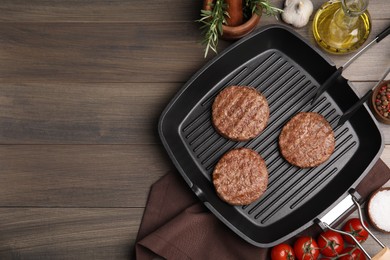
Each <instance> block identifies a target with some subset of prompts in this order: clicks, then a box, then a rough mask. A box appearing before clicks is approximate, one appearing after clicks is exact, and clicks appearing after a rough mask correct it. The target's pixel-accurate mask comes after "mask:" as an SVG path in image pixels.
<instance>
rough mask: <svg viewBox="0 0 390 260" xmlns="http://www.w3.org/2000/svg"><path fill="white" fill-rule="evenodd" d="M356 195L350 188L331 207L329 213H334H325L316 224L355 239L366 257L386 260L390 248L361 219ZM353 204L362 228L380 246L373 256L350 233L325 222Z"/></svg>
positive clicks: (372, 259)
mask: <svg viewBox="0 0 390 260" xmlns="http://www.w3.org/2000/svg"><path fill="white" fill-rule="evenodd" d="M357 195H359V194H358V193H357V192H356V191H355V190H353V189H351V190H350V194H349V195H348V196H347V197H345V198H344V199H343V200H342V201H341V202H340V203H339V204H337V206H336V207H335V208H333V209H332V210H331V211H330V212H329V213H331V212H332V211H333V210H336V212H334V213H332V214H330V215H329V213H328V214H326V215H325V216H324V217H322V218H321V219H320V220H318V223H317V224H319V225H320V227H321V228H322V229H330V230H333V231H335V232H338V233H340V234H343V235H347V236H349V237H350V238H352V239H353V241H355V243H356V245H357V246H358V247H359V248H360V249H361V250H362V252H363V253H364V254H365V255H366V256H367V258H368V259H371V260H388V259H390V249H389V248H388V247H386V246H385V245H384V244H383V243H382V242H381V241H380V240H379V239H378V238H377V237H376V236H375V235H374V234H373V233H372V232H371V230H369V229H368V228H367V226H366V225H365V223H364V220H363V214H362V209H361V207H360V204H359V202H358V198H357ZM359 199H360V196H359ZM353 206H356V208H357V209H358V213H359V219H360V222H361V224H362V226H363V228H364V229H365V230H366V231H367V232H368V233H369V234H370V235H371V237H372V238H373V239H374V240H375V241H376V242H377V243H378V244H379V245H380V247H381V248H382V250H381V251H380V252H379V253H378V254H376V255H375V256H374V257H371V256H370V255H369V254H368V252H367V251H366V250H365V249H364V248H363V246H362V245H361V244H360V243H359V241H357V239H356V238H355V237H354V236H353V235H351V234H350V233H348V232H345V231H342V230H339V229H335V228H332V227H331V225H329V224H328V222H326V221H332V222H329V223H334V221H335V219H333V217H331V216H333V215H336V214H339V216H341V214H343V213H341V214H340V210H344V213H345V212H346V210H348V209H350V208H351V207H353ZM347 207H348V208H347ZM345 209H346V210H345Z"/></svg>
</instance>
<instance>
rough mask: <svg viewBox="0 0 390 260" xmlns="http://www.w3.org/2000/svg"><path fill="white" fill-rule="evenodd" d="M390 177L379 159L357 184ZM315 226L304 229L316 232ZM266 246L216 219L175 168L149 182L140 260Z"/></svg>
mask: <svg viewBox="0 0 390 260" xmlns="http://www.w3.org/2000/svg"><path fill="white" fill-rule="evenodd" d="M389 179H390V170H389V168H388V167H387V166H386V164H384V163H383V161H382V160H378V162H377V163H376V164H375V165H374V167H373V168H372V169H371V171H370V172H369V173H368V174H367V175H366V177H365V178H364V179H363V180H362V182H361V183H360V184H359V185H358V187H357V191H358V192H359V194H360V195H361V196H362V197H363V198H366V197H367V196H368V195H369V194H370V193H371V192H373V191H374V190H376V189H378V188H379V187H380V186H382V185H383V184H384V183H386V182H387V181H388V180H389ZM319 231H320V230H319V227H318V226H317V225H313V226H312V227H310V228H308V229H307V230H305V231H304V232H302V233H303V234H306V235H312V236H316V235H317V233H318V232H319ZM269 251H270V250H269V249H267V248H258V247H255V246H253V245H251V244H249V243H248V242H246V241H245V240H243V239H242V238H240V237H239V236H238V235H236V234H235V233H234V232H233V231H231V230H230V229H229V228H228V227H226V226H225V224H223V223H222V222H221V221H219V220H218V219H217V218H216V217H215V216H214V215H213V214H212V213H211V212H210V211H209V210H208V209H207V208H206V207H204V206H203V204H202V203H201V202H200V201H199V200H198V199H197V198H196V196H195V195H194V194H193V192H192V191H191V190H190V188H189V187H188V185H187V184H186V183H185V182H184V180H183V179H182V178H181V176H180V175H179V173H177V172H172V173H168V174H167V175H165V176H163V177H162V178H161V179H160V180H158V181H157V182H156V183H154V184H153V185H152V188H151V191H150V193H149V198H148V202H147V205H146V208H145V212H144V216H143V218H142V222H141V225H140V229H139V231H138V236H137V239H136V244H135V253H136V258H137V259H139V260H143V259H161V258H162V259H169V260H171V259H172V260H175V259H180V260H181V259H202V260H203V259H224V260H227V259H256V260H259V259H269Z"/></svg>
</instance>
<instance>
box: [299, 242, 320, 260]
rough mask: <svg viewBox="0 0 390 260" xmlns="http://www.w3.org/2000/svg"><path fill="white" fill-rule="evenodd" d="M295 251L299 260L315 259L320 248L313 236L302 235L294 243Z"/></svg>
mask: <svg viewBox="0 0 390 260" xmlns="http://www.w3.org/2000/svg"><path fill="white" fill-rule="evenodd" d="M294 253H295V256H296V257H297V258H298V260H315V259H317V258H318V255H319V254H320V250H319V249H318V245H317V242H316V241H315V240H314V239H313V238H312V237H300V238H298V239H297V240H296V241H295V243H294Z"/></svg>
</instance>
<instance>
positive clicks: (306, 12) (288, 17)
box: [282, 0, 313, 28]
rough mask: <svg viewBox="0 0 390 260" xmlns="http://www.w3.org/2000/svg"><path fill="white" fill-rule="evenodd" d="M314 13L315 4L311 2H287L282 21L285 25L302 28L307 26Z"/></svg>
mask: <svg viewBox="0 0 390 260" xmlns="http://www.w3.org/2000/svg"><path fill="white" fill-rule="evenodd" d="M312 13H313V3H312V2H311V1H310V0H286V2H285V3H284V10H283V13H282V19H283V21H284V22H285V23H288V24H291V25H292V26H294V27H297V28H300V27H303V26H305V25H306V24H307V23H308V22H309V19H310V16H311V14H312Z"/></svg>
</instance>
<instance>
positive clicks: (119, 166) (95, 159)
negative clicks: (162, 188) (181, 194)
mask: <svg viewBox="0 0 390 260" xmlns="http://www.w3.org/2000/svg"><path fill="white" fill-rule="evenodd" d="M0 165H1V170H0V179H1V182H0V207H4V206H13V207H15V206H17V207H21V206H22V207H27V206H31V207H144V206H145V203H146V199H147V196H148V192H149V188H150V185H151V184H152V183H153V182H155V181H156V180H157V179H158V178H160V177H161V176H163V175H164V174H166V173H167V172H168V171H170V170H171V169H173V166H172V164H171V162H170V160H169V158H168V156H167V155H166V153H165V151H163V150H162V147H161V146H157V145H26V146H25V145H9V146H8V145H1V146H0Z"/></svg>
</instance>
